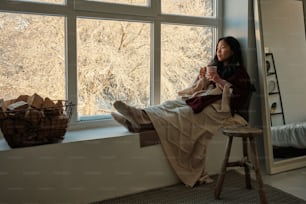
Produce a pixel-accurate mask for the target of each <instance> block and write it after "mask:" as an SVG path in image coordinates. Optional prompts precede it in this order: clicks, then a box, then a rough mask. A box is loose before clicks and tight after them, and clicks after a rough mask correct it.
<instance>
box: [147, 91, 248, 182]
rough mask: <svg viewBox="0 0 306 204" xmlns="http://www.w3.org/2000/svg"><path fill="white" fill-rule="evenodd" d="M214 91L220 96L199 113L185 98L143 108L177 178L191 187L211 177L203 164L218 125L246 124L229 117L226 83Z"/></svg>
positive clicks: (243, 121)
mask: <svg viewBox="0 0 306 204" xmlns="http://www.w3.org/2000/svg"><path fill="white" fill-rule="evenodd" d="M216 89H219V88H216ZM213 93H214V94H219V93H222V100H219V101H217V102H215V103H213V104H211V105H209V106H208V107H206V108H205V109H204V110H203V111H202V112H201V113H198V114H194V113H193V111H192V109H191V108H190V107H189V106H188V105H186V103H185V101H184V100H172V101H167V102H165V103H162V104H161V105H157V106H151V107H148V108H146V109H145V111H146V112H147V114H148V116H149V117H150V119H151V121H152V123H153V125H154V127H155V129H156V131H157V133H158V136H159V138H160V140H161V144H162V147H163V150H164V152H165V154H166V157H167V158H168V160H169V162H170V164H171V166H172V167H173V169H174V171H175V172H176V174H177V176H178V177H179V178H180V180H181V181H182V182H183V183H185V184H186V185H187V186H190V187H193V186H194V185H195V184H196V183H197V182H199V183H205V182H209V181H210V178H209V176H208V173H207V172H206V168H205V167H206V166H205V165H206V164H205V159H206V151H207V146H208V143H209V141H210V140H211V138H212V136H213V135H214V134H216V132H217V131H218V129H219V128H220V127H224V126H229V125H239V124H241V125H246V124H247V122H246V121H245V120H244V119H243V118H242V117H240V116H238V115H235V116H234V117H232V115H231V113H230V107H229V97H230V94H231V89H230V88H229V86H225V87H224V89H223V92H222V90H221V89H219V90H215V91H214V92H213Z"/></svg>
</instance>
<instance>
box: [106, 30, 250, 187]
mask: <svg viewBox="0 0 306 204" xmlns="http://www.w3.org/2000/svg"><path fill="white" fill-rule="evenodd" d="M210 65H214V66H217V70H216V71H209V70H210V69H208V68H207V69H206V70H207V71H206V74H205V77H206V79H207V80H209V81H210V84H211V85H213V86H214V88H213V89H209V91H207V92H205V93H204V94H202V95H201V94H200V95H197V96H195V97H192V98H190V99H188V100H186V101H184V100H171V101H166V102H164V103H162V104H160V105H155V106H150V107H147V108H145V109H137V108H135V107H132V106H129V105H127V104H125V103H123V102H122V101H116V102H115V103H114V107H115V108H116V109H117V110H118V112H119V113H120V114H118V113H112V116H113V118H114V119H115V120H116V121H117V122H119V123H120V124H122V125H124V126H125V127H126V128H128V130H129V131H131V132H139V131H142V130H145V129H155V130H156V132H157V134H158V136H159V138H160V141H161V145H162V147H163V150H164V152H165V154H166V156H167V158H168V161H169V162H170V164H171V166H172V167H173V169H174V171H175V172H176V174H177V176H178V177H179V178H180V180H181V181H182V182H183V183H185V185H186V186H190V187H193V186H194V185H195V184H196V183H207V182H211V179H210V178H209V176H208V174H207V172H206V168H205V159H206V151H207V145H208V142H209V141H210V139H211V138H212V136H213V135H214V134H216V133H217V131H218V129H219V128H220V127H224V126H230V125H246V124H247V122H246V120H244V119H243V118H242V117H241V116H239V114H240V113H241V112H243V110H241V107H244V104H245V103H246V102H247V100H248V96H249V94H250V87H251V86H250V78H249V75H248V74H247V72H246V70H245V68H244V65H243V60H242V54H241V48H240V44H239V42H238V41H237V40H236V39H235V38H233V37H231V36H228V37H223V38H220V39H219V40H218V44H217V46H216V54H215V56H214V59H213V60H212V62H211V63H210Z"/></svg>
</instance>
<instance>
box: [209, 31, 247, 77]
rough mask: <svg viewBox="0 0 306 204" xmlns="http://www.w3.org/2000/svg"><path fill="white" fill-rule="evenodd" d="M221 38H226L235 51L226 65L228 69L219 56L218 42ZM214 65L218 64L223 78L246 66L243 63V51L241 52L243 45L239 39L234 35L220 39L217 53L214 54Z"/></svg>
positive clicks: (223, 38)
mask: <svg viewBox="0 0 306 204" xmlns="http://www.w3.org/2000/svg"><path fill="white" fill-rule="evenodd" d="M221 40H224V41H225V42H226V43H227V44H228V45H229V46H230V48H231V50H232V51H233V53H234V54H233V55H232V56H231V57H230V59H229V63H228V65H227V66H226V69H224V64H223V62H220V61H219V60H218V57H217V47H218V44H219V42H220V41H221ZM210 64H213V65H217V66H218V73H219V74H220V76H221V77H222V78H227V77H229V75H231V74H232V73H233V72H235V70H236V69H237V68H244V64H243V58H242V52H241V47H240V43H239V41H238V40H237V39H236V38H234V37H232V36H226V37H222V38H220V39H219V40H218V43H217V46H216V54H215V56H214V59H213V61H212V63H210Z"/></svg>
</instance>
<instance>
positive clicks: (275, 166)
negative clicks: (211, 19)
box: [253, 0, 306, 174]
mask: <svg viewBox="0 0 306 204" xmlns="http://www.w3.org/2000/svg"><path fill="white" fill-rule="evenodd" d="M260 1H261V0H253V8H254V26H255V41H256V48H257V49H256V50H257V64H258V81H259V89H260V93H261V94H262V97H261V109H262V122H263V136H264V150H265V151H264V152H265V161H266V170H267V173H269V174H275V173H279V172H283V171H288V170H292V169H297V168H301V167H305V166H306V155H305V156H300V157H294V158H288V159H284V160H281V161H274V159H273V148H272V139H271V126H270V124H271V123H270V116H269V103H268V97H266V96H267V95H268V90H267V81H266V80H265V76H266V74H267V73H266V70H267V69H266V67H265V66H266V63H265V61H266V57H265V54H264V53H265V52H264V38H263V32H262V31H263V29H262V16H261V10H260V8H261V4H260ZM300 1H302V3H303V12H304V24H306V0H300ZM305 40H306V25H305Z"/></svg>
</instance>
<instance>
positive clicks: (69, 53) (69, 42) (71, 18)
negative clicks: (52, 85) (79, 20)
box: [65, 14, 78, 121]
mask: <svg viewBox="0 0 306 204" xmlns="http://www.w3.org/2000/svg"><path fill="white" fill-rule="evenodd" d="M65 34H66V36H65V39H66V41H65V43H66V46H65V47H66V70H67V73H66V84H67V89H66V91H67V92H66V93H68V95H67V97H68V99H69V100H70V101H72V103H73V104H77V99H78V96H77V42H76V41H77V37H76V35H77V28H76V16H75V15H74V14H70V15H68V16H67V19H66V33H65ZM71 119H72V121H77V111H73V115H72V118H71Z"/></svg>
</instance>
